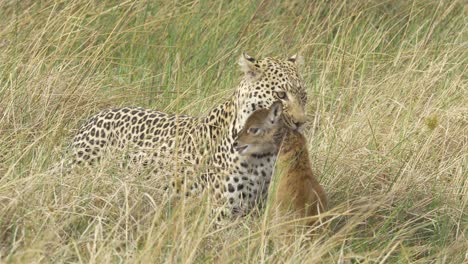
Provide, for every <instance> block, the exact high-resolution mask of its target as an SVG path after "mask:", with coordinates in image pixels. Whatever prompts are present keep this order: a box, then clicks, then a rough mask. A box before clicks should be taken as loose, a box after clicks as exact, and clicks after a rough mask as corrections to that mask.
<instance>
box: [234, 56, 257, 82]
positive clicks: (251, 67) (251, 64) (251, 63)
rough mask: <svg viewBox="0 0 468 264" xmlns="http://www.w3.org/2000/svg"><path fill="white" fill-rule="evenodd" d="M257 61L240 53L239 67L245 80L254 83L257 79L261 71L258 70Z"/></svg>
mask: <svg viewBox="0 0 468 264" xmlns="http://www.w3.org/2000/svg"><path fill="white" fill-rule="evenodd" d="M256 62H257V60H255V58H253V57H250V56H249V55H247V53H245V52H244V53H242V55H241V57H240V58H239V66H240V69H241V71H242V72H244V75H245V77H246V78H247V79H249V80H252V81H255V80H256V79H258V78H259V77H260V76H261V74H262V71H261V70H260V68H258V67H257V66H256V65H255V64H256Z"/></svg>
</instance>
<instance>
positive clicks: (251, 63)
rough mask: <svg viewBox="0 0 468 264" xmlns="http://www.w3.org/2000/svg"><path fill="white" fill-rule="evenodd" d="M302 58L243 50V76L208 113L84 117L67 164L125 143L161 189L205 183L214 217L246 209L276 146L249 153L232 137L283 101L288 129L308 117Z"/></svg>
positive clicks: (125, 110)
mask: <svg viewBox="0 0 468 264" xmlns="http://www.w3.org/2000/svg"><path fill="white" fill-rule="evenodd" d="M301 65H302V57H301V56H298V55H294V56H291V57H288V58H287V59H282V58H277V57H265V58H260V59H256V58H254V57H251V56H250V55H248V54H246V53H242V55H241V56H240V58H239V60H238V66H239V68H240V71H241V78H240V82H239V84H238V86H237V87H236V88H235V89H234V91H233V93H232V95H231V96H230V97H228V98H227V99H226V100H225V101H224V102H222V103H220V104H218V105H216V106H214V107H213V108H212V109H211V110H209V111H208V112H207V114H205V115H201V116H189V115H184V114H178V113H165V112H161V111H158V110H154V109H146V108H141V107H119V108H110V109H105V110H102V111H101V112H99V113H97V114H95V115H94V116H92V117H90V118H89V119H88V120H87V121H85V122H84V123H83V125H82V126H81V128H80V129H79V130H78V132H77V133H76V134H75V136H74V138H73V141H72V143H71V147H70V151H69V153H70V158H69V162H68V165H69V168H72V169H73V168H74V167H77V166H78V167H80V166H93V165H95V164H96V163H99V162H100V161H101V159H102V158H103V157H105V156H106V155H107V154H108V153H113V152H115V151H116V150H124V149H125V150H127V153H128V157H127V159H128V160H130V161H135V162H134V163H132V164H136V163H138V164H140V165H141V164H143V165H144V166H146V168H150V172H149V177H159V178H161V179H162V181H161V182H163V183H164V186H162V187H163V189H164V190H167V191H169V192H171V193H177V194H180V195H185V196H186V197H190V196H193V195H197V194H199V193H200V192H203V191H205V190H209V196H210V197H212V198H213V200H214V201H216V203H215V204H217V205H219V207H220V208H222V210H221V213H220V214H218V217H226V215H229V216H231V217H232V216H239V215H245V214H246V213H248V212H249V211H250V210H251V209H252V208H254V207H255V206H257V205H259V204H261V203H262V201H263V200H264V199H265V196H266V194H267V191H266V190H267V189H268V185H269V183H270V180H271V175H272V170H273V166H274V163H275V160H276V155H275V154H274V153H265V154H263V155H259V156H257V157H255V159H248V160H246V159H245V158H243V157H242V156H241V155H239V153H238V152H237V151H235V149H234V146H233V143H234V141H235V139H236V137H237V134H238V133H239V131H240V130H241V129H242V127H243V125H244V123H245V121H246V120H247V118H248V117H249V115H250V114H251V113H253V112H254V111H256V110H258V109H263V108H268V107H270V106H271V104H273V102H275V101H280V102H281V103H282V105H283V109H284V116H285V118H284V120H285V122H286V123H287V124H288V126H290V127H291V129H299V128H300V127H301V126H302V125H303V124H304V123H305V122H306V114H305V106H306V103H307V92H306V88H305V84H304V81H303V78H302V77H301V75H300V72H299V71H300V69H301Z"/></svg>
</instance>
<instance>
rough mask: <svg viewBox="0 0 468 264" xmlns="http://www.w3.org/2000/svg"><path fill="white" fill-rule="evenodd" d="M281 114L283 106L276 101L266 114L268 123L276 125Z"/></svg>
mask: <svg viewBox="0 0 468 264" xmlns="http://www.w3.org/2000/svg"><path fill="white" fill-rule="evenodd" d="M282 113H283V105H282V104H281V102H279V101H276V102H274V103H273V104H272V105H271V106H270V112H269V113H268V121H269V122H270V123H271V124H276V123H278V121H279V120H280V118H281V114H282Z"/></svg>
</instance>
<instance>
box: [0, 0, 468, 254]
mask: <svg viewBox="0 0 468 264" xmlns="http://www.w3.org/2000/svg"><path fill="white" fill-rule="evenodd" d="M304 2H305V1H287V2H285V3H282V2H281V1H266V0H264V1H251V2H250V1H249V2H247V1H180V2H177V1H164V0H162V1H135V2H133V1H110V0H106V1H84V0H83V1H81V0H77V1H65V0H63V1H27V0H26V1H1V2H0V17H1V18H2V19H1V20H0V150H1V151H0V262H2V263H31V262H46V263H47V262H52V263H57V262H85V263H89V262H92V263H104V262H121V261H124V262H144V263H148V262H153V263H155V262H156V263H160V262H182V263H187V262H213V263H218V262H219V261H222V262H227V263H238V262H251V263H257V262H281V263H282V262H290V263H318V262H319V261H321V262H322V263H463V262H466V261H467V258H468V255H467V254H466V249H467V248H468V238H467V236H468V231H467V222H468V216H467V211H468V210H467V201H468V193H467V191H468V177H467V173H466V169H467V164H468V161H467V153H468V147H467V146H468V142H467V128H468V122H467V116H468V107H467V105H468V101H467V100H466V98H468V96H467V95H468V94H467V87H468V83H467V66H466V65H467V60H468V56H467V53H466V49H467V43H468V34H467V28H468V27H467V23H466V21H467V18H466V14H467V10H468V7H467V5H466V3H464V2H463V1H440V2H439V1H433V0H413V1H403V0H397V1H371V0H367V1H358V0H350V1H344V2H343V1H309V2H311V3H308V4H305V3H304ZM243 51H247V52H248V53H249V54H250V55H252V56H257V57H264V56H283V57H286V56H290V55H292V54H294V53H296V52H299V53H300V54H301V55H303V56H304V58H305V65H304V67H303V69H302V70H301V71H302V73H303V76H304V79H305V82H306V84H307V91H308V94H309V102H308V105H307V113H308V117H309V123H308V125H307V129H306V134H307V136H308V139H309V150H310V153H311V161H312V164H313V166H314V168H315V170H316V173H317V176H318V177H319V179H320V182H321V183H322V184H323V186H324V187H325V189H326V191H327V192H328V194H329V199H330V202H331V205H332V208H333V209H332V210H331V212H330V213H329V215H330V217H329V219H328V222H327V223H326V224H324V225H323V226H320V227H318V228H317V229H316V230H315V231H314V233H315V234H314V237H313V238H312V239H311V240H307V239H306V238H304V237H301V236H299V235H298V236H297V237H296V239H295V240H294V242H291V243H290V244H289V245H286V246H284V247H278V246H277V245H274V244H272V241H282V240H283V238H282V237H280V236H279V235H278V234H276V233H275V232H274V228H273V225H272V224H271V223H270V221H269V220H270V219H268V218H267V217H266V216H265V215H264V214H262V212H260V214H259V215H252V216H249V217H247V218H245V219H242V220H240V221H238V222H236V223H234V224H233V225H232V226H229V227H227V228H224V229H221V230H214V229H213V228H212V227H213V226H212V224H213V223H212V222H211V219H210V218H209V205H207V203H206V202H205V200H203V198H200V200H199V201H196V202H193V201H179V202H174V201H166V200H164V199H160V198H161V197H162V196H161V195H160V193H159V190H157V189H155V188H153V187H152V186H154V184H152V183H154V179H143V177H141V176H138V175H135V173H134V172H132V171H121V170H119V169H117V168H116V167H115V166H113V164H112V163H108V164H104V165H105V166H103V167H102V168H100V169H96V170H93V171H89V170H82V171H78V172H74V173H71V174H68V175H57V174H54V173H51V172H50V170H49V169H50V168H51V167H53V166H54V164H57V162H59V161H60V160H61V157H62V155H63V153H64V152H65V150H66V148H67V145H68V144H69V143H70V141H71V137H72V136H73V133H75V132H76V129H77V128H78V127H79V125H80V124H81V123H82V122H83V121H84V120H86V118H88V117H89V116H90V115H92V114H94V113H96V112H98V111H99V110H102V109H104V108H107V107H115V106H124V105H134V106H142V107H150V108H154V109H159V110H164V111H168V112H180V113H186V114H191V115H202V114H203V113H206V111H207V110H208V109H210V108H211V107H212V106H214V105H215V104H216V103H219V102H222V101H223V100H225V99H226V98H228V97H229V96H230V95H231V93H232V91H233V89H234V88H235V87H236V85H237V84H238V82H239V78H240V75H241V74H240V71H239V70H238V68H237V65H236V62H237V59H238V57H239V56H240V54H241V53H242V52H243Z"/></svg>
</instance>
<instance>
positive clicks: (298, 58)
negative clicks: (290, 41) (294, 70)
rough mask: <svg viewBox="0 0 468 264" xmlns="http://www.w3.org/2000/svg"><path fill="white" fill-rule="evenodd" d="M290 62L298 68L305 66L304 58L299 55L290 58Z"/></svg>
mask: <svg viewBox="0 0 468 264" xmlns="http://www.w3.org/2000/svg"><path fill="white" fill-rule="evenodd" d="M288 61H290V62H292V63H294V64H296V66H297V67H302V65H304V57H302V56H301V55H298V54H294V55H292V56H291V57H289V58H288Z"/></svg>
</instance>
